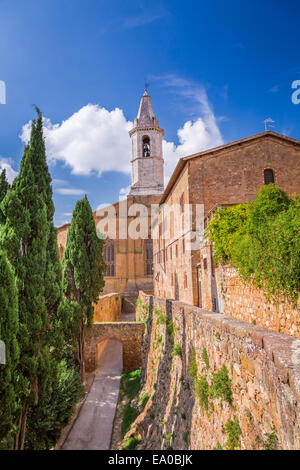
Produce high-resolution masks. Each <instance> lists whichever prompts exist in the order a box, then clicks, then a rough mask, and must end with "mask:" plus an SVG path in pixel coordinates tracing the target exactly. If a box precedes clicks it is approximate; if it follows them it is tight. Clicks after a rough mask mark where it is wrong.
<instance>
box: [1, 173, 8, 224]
mask: <svg viewBox="0 0 300 470" xmlns="http://www.w3.org/2000/svg"><path fill="white" fill-rule="evenodd" d="M8 190H9V183H8V181H7V180H6V171H5V169H4V170H2V172H1V174H0V205H1V202H2V201H3V199H4V198H5V195H6V193H7V191H8ZM4 222H5V217H4V214H3V212H2V210H1V207H0V225H2V224H4Z"/></svg>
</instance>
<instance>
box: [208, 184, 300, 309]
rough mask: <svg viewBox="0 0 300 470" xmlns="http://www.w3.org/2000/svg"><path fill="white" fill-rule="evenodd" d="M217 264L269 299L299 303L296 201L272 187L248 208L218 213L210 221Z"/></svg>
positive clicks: (299, 236) (299, 206)
mask: <svg viewBox="0 0 300 470" xmlns="http://www.w3.org/2000/svg"><path fill="white" fill-rule="evenodd" d="M207 235H208V236H209V238H210V240H211V241H212V242H213V243H214V252H215V259H216V262H217V264H224V263H231V264H232V265H233V266H235V267H236V269H237V271H238V273H239V275H240V276H241V277H242V278H243V279H245V280H247V281H249V280H251V282H253V283H254V285H256V287H258V288H261V289H263V290H264V293H265V294H266V296H267V297H268V298H269V299H270V300H272V299H274V300H285V299H287V300H288V301H289V302H291V303H292V304H293V305H295V306H296V305H297V301H298V298H299V294H300V200H299V198H297V197H295V198H289V197H288V196H287V194H286V193H285V192H284V191H282V190H281V189H280V188H278V187H277V186H275V185H274V184H270V185H267V186H265V187H263V188H262V189H261V190H260V191H259V192H258V194H257V196H256V198H255V200H254V201H253V202H251V203H249V204H242V205H237V206H234V207H230V208H226V209H222V210H220V211H219V212H217V214H216V215H215V217H214V218H213V219H212V220H211V221H210V222H209V224H208V228H207Z"/></svg>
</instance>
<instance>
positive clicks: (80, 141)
mask: <svg viewBox="0 0 300 470" xmlns="http://www.w3.org/2000/svg"><path fill="white" fill-rule="evenodd" d="M30 128H31V122H29V123H27V124H25V126H23V129H22V134H21V139H22V141H23V142H25V143H27V142H28V140H29V136H30ZM131 128H132V123H131V122H130V121H127V120H126V119H125V117H124V114H123V111H122V110H121V109H119V108H116V109H114V110H113V111H108V110H107V109H105V108H100V107H99V106H98V105H94V104H88V105H86V106H84V107H83V108H81V109H80V110H79V111H77V112H76V113H74V114H73V115H72V116H71V117H70V118H69V119H67V120H66V121H63V122H62V123H61V124H52V123H51V121H50V119H47V118H45V119H44V135H45V140H46V148H47V155H48V159H49V161H50V162H51V161H55V160H62V161H64V162H65V163H66V164H67V165H69V166H70V167H71V168H72V173H73V174H77V175H79V174H81V175H89V174H91V173H92V172H96V173H97V174H98V176H101V174H102V173H103V172H104V171H121V172H123V173H129V172H130V152H131V143H130V139H129V136H128V131H129V130H130V129H131Z"/></svg>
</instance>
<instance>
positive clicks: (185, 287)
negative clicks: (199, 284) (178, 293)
mask: <svg viewBox="0 0 300 470" xmlns="http://www.w3.org/2000/svg"><path fill="white" fill-rule="evenodd" d="M183 288H184V289H187V275H186V273H184V280H183Z"/></svg>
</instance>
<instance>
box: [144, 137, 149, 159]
mask: <svg viewBox="0 0 300 470" xmlns="http://www.w3.org/2000/svg"><path fill="white" fill-rule="evenodd" d="M143 156H144V157H150V139H149V137H148V136H147V135H146V136H145V137H143Z"/></svg>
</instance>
